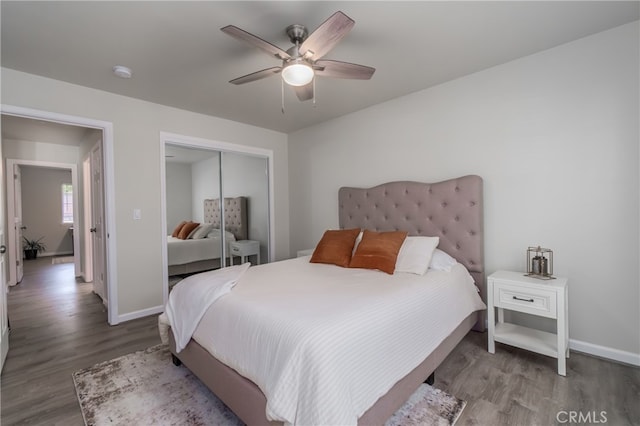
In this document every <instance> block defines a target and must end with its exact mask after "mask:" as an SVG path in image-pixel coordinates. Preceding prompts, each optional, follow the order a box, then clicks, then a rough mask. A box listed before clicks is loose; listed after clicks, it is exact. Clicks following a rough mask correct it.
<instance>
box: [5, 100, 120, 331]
mask: <svg viewBox="0 0 640 426" xmlns="http://www.w3.org/2000/svg"><path fill="white" fill-rule="evenodd" d="M0 112H1V113H2V114H6V115H13V116H17V117H24V118H32V119H37V120H44V121H51V122H54V123H61V124H69V125H72V126H81V127H90V128H94V129H99V130H102V143H103V147H102V148H103V153H104V156H103V158H104V160H103V167H104V191H105V192H104V202H105V214H106V217H105V229H106V237H107V244H106V245H107V247H106V249H107V250H106V262H107V267H106V271H107V280H106V284H107V294H108V296H107V297H108V300H107V310H108V322H109V324H110V325H116V324H119V323H120V322H121V318H120V316H119V315H118V267H117V266H118V265H117V263H116V262H117V256H116V248H117V246H116V210H115V172H114V170H115V168H114V157H113V124H112V123H110V122H108V121H102V120H95V119H92V118H86V117H79V116H73V115H67V114H59V113H56V112H51V111H42V110H36V109H32V108H25V107H19V106H14V105H5V104H2V105H0Z"/></svg>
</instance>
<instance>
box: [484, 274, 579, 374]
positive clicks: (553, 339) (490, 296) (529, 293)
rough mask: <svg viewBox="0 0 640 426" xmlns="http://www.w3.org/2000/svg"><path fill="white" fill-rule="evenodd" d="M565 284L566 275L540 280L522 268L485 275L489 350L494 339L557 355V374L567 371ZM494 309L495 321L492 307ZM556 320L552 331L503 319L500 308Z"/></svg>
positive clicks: (566, 291)
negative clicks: (521, 270) (522, 270)
mask: <svg viewBox="0 0 640 426" xmlns="http://www.w3.org/2000/svg"><path fill="white" fill-rule="evenodd" d="M568 289H569V285H568V279H567V278H561V277H556V279H554V280H553V281H546V282H545V281H540V280H538V279H535V278H532V277H529V276H526V275H524V276H523V274H522V272H511V271H497V272H494V273H493V274H491V275H490V276H489V278H488V279H487V312H488V315H487V322H488V325H489V344H488V350H489V352H490V353H492V354H493V353H495V351H496V349H495V342H500V343H505V344H507V345H511V346H516V347H519V348H522V349H526V350H529V351H532V352H537V353H539V354H542V355H547V356H551V357H554V358H558V374H559V375H561V376H566V375H567V364H566V358H568V357H569V293H568ZM496 309H497V310H498V318H497V319H498V321H497V323H496V318H495V310H496ZM505 309H507V310H511V311H517V312H523V313H525V314H529V315H536V316H540V317H546V318H552V319H555V320H556V333H555V334H554V333H548V332H545V331H541V330H536V329H532V328H529V327H523V326H520V325H516V324H511V323H507V322H504V310H505Z"/></svg>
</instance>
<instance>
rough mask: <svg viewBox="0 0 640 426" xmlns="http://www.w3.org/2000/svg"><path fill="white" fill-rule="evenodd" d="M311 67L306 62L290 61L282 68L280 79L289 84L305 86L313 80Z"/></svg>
mask: <svg viewBox="0 0 640 426" xmlns="http://www.w3.org/2000/svg"><path fill="white" fill-rule="evenodd" d="M313 76H314V73H313V68H311V67H310V66H309V65H307V64H301V63H292V64H290V65H287V66H286V67H285V68H284V69H283V70H282V79H283V80H284V82H285V83H287V84H288V85H290V86H305V85H307V84H309V83H311V80H313Z"/></svg>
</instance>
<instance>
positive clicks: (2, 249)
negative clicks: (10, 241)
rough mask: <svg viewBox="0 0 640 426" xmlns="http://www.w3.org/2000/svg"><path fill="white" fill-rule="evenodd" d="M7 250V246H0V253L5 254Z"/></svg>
mask: <svg viewBox="0 0 640 426" xmlns="http://www.w3.org/2000/svg"><path fill="white" fill-rule="evenodd" d="M6 252H7V246H5V245H4V244H3V245H1V246H0V254H5V253H6Z"/></svg>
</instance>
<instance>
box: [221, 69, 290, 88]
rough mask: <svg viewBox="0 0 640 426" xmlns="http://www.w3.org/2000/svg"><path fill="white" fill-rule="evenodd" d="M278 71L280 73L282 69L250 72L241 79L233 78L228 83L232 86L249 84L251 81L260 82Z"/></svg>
mask: <svg viewBox="0 0 640 426" xmlns="http://www.w3.org/2000/svg"><path fill="white" fill-rule="evenodd" d="M280 71H282V67H271V68H267V69H264V70H260V71H256V72H252V73H251V74H247V75H243V76H242V77H238V78H234V79H233V80H231V81H230V82H229V83H233V84H244V83H250V82H252V81H256V80H260V79H263V78H267V77H270V76H272V75H274V74H278V73H279V72H280Z"/></svg>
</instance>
